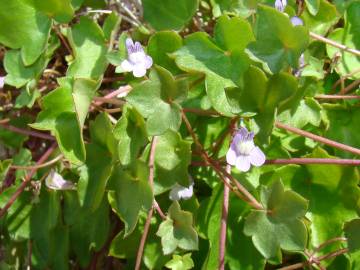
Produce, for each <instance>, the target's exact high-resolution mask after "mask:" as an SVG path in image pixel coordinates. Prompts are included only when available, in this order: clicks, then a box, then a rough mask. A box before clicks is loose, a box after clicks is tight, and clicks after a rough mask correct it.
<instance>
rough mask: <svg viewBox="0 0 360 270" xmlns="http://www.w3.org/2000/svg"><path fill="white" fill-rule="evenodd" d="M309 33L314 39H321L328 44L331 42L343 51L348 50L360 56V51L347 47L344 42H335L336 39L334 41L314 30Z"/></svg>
mask: <svg viewBox="0 0 360 270" xmlns="http://www.w3.org/2000/svg"><path fill="white" fill-rule="evenodd" d="M309 34H310V37H312V38H313V39H316V40H319V41H321V42H324V43H326V44H329V45H331V46H333V47H336V48H339V49H341V50H343V51H346V52H349V53H352V54H354V55H357V56H360V51H358V50H356V49H351V48H349V47H346V46H345V45H343V44H340V43H337V42H335V41H333V40H331V39H328V38H325V37H323V36H320V35H318V34H315V33H313V32H310V33H309Z"/></svg>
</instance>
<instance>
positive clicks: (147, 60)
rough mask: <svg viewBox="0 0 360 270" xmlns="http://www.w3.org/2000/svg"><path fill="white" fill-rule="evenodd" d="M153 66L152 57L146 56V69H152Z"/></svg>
mask: <svg viewBox="0 0 360 270" xmlns="http://www.w3.org/2000/svg"><path fill="white" fill-rule="evenodd" d="M152 64H153V60H152V58H151V56H148V55H146V58H145V67H146V69H149V68H151V66H152Z"/></svg>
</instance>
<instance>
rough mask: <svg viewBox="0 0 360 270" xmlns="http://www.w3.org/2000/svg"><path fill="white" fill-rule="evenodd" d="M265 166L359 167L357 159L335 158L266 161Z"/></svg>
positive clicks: (359, 162) (359, 163) (359, 161)
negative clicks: (324, 165) (327, 165)
mask: <svg viewBox="0 0 360 270" xmlns="http://www.w3.org/2000/svg"><path fill="white" fill-rule="evenodd" d="M265 164H269V165H271V164H336V165H352V166H358V165H360V160H359V159H337V158H288V159H268V160H266V161H265Z"/></svg>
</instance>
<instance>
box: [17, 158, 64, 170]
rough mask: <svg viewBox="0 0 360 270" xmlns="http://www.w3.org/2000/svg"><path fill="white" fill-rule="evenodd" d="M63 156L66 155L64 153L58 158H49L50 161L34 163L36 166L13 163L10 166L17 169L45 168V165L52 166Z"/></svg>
mask: <svg viewBox="0 0 360 270" xmlns="http://www.w3.org/2000/svg"><path fill="white" fill-rule="evenodd" d="M63 157H64V156H63V155H58V156H57V157H56V158H54V159H52V160H49V161H48V162H45V163H42V164H39V165H34V166H18V165H11V166H10V168H11V169H15V170H32V169H40V168H45V167H48V166H51V165H53V164H55V163H56V162H58V161H59V160H61V159H62V158H63Z"/></svg>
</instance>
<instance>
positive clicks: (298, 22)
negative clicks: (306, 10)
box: [290, 16, 304, 26]
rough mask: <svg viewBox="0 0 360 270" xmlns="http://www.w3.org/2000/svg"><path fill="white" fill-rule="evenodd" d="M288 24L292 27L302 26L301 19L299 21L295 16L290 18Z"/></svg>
mask: <svg viewBox="0 0 360 270" xmlns="http://www.w3.org/2000/svg"><path fill="white" fill-rule="evenodd" d="M290 22H291V24H292V25H293V26H298V25H304V22H303V21H302V19H300V18H299V17H297V16H294V17H291V18H290Z"/></svg>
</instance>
